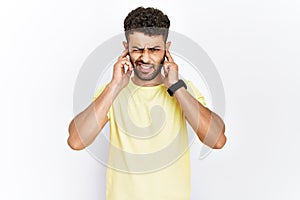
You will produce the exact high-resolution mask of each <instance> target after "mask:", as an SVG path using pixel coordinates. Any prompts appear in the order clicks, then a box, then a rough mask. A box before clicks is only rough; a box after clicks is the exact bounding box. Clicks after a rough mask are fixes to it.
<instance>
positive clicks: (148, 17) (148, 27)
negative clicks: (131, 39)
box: [124, 7, 170, 41]
mask: <svg viewBox="0 0 300 200" xmlns="http://www.w3.org/2000/svg"><path fill="white" fill-rule="evenodd" d="M169 27H170V20H169V18H168V16H167V15H165V14H164V13H163V12H162V11H160V10H158V9H156V8H152V7H148V8H144V7H138V8H136V9H134V10H132V11H131V12H130V13H129V14H128V15H127V17H126V18H125V20H124V31H125V35H126V39H127V40H128V35H129V34H131V33H133V32H135V31H136V32H142V33H144V34H146V35H149V36H152V35H163V36H164V40H165V41H166V40H167V37H168V32H169Z"/></svg>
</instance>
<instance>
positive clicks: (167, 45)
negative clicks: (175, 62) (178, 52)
mask: <svg viewBox="0 0 300 200" xmlns="http://www.w3.org/2000/svg"><path fill="white" fill-rule="evenodd" d="M170 46H171V41H168V42H167V43H166V50H168V51H169V49H170Z"/></svg>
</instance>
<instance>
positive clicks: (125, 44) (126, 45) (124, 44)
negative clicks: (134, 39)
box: [123, 41, 128, 49]
mask: <svg viewBox="0 0 300 200" xmlns="http://www.w3.org/2000/svg"><path fill="white" fill-rule="evenodd" d="M123 46H124V48H125V49H128V43H127V42H125V41H123Z"/></svg>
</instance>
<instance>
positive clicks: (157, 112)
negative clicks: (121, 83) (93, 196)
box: [94, 80, 206, 200]
mask: <svg viewBox="0 0 300 200" xmlns="http://www.w3.org/2000/svg"><path fill="white" fill-rule="evenodd" d="M185 82H186V84H187V87H188V88H187V90H188V91H189V92H190V93H191V94H192V95H193V96H194V97H195V98H196V99H197V100H198V101H199V102H200V103H202V104H203V105H206V104H205V100H204V97H203V96H202V94H201V93H200V92H199V91H198V90H197V88H196V87H195V86H194V85H193V84H192V82H190V81H186V80H185ZM104 88H105V86H104V87H102V88H101V89H100V90H99V91H98V92H97V93H96V94H95V96H94V99H96V98H97V97H98V96H99V95H100V94H101V92H102V91H103V90H104ZM107 116H108V118H109V121H110V148H109V156H108V168H107V173H106V199H107V200H154V199H155V200H166V199H172V200H177V199H178V200H188V199H190V189H191V185H190V154H189V148H188V147H189V142H188V133H187V128H186V119H185V117H184V115H183V113H182V111H181V108H180V106H179V104H178V102H177V100H176V99H175V98H174V97H171V96H169V94H168V93H167V90H166V88H165V86H164V85H163V84H161V85H157V86H151V87H140V86H137V85H135V84H134V83H133V82H132V81H131V80H130V81H129V84H128V85H127V86H126V87H125V88H124V89H123V90H122V91H121V92H120V93H119V95H118V96H117V98H116V99H115V100H114V102H113V105H112V106H111V107H110V109H109V112H108V114H107Z"/></svg>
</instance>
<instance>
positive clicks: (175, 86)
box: [167, 79, 187, 96]
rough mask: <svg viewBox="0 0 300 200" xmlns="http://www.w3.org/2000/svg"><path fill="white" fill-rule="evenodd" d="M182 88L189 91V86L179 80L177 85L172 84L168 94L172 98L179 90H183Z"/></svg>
mask: <svg viewBox="0 0 300 200" xmlns="http://www.w3.org/2000/svg"><path fill="white" fill-rule="evenodd" d="M182 87H184V88H185V89H187V86H186V84H185V82H184V81H183V80H181V79H179V80H178V81H177V82H176V83H174V84H172V85H171V86H170V87H169V88H168V90H167V92H168V93H169V95H170V96H173V95H174V93H175V92H176V91H177V90H178V89H180V88H182Z"/></svg>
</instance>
